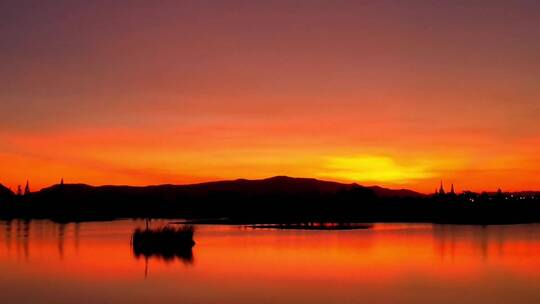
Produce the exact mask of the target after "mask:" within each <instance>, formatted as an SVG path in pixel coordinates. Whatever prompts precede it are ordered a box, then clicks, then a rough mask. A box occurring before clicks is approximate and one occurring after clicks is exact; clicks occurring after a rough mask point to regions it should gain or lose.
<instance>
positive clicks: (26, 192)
mask: <svg viewBox="0 0 540 304" xmlns="http://www.w3.org/2000/svg"><path fill="white" fill-rule="evenodd" d="M28 194H30V185H29V183H28V180H26V186H25V187H24V195H28Z"/></svg>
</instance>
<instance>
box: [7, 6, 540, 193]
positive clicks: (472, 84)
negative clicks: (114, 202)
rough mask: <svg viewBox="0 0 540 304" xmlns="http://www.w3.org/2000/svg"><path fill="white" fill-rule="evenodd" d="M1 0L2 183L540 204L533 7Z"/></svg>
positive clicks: (539, 97) (539, 29) (538, 29)
mask: <svg viewBox="0 0 540 304" xmlns="http://www.w3.org/2000/svg"><path fill="white" fill-rule="evenodd" d="M445 2H448V3H443V2H442V1H381V0H377V1H340V0H328V1H320V0H309V1H307V0H306V1H256V0H251V1H203V0H200V1H187V0H186V1H136V0H133V1H99V0H96V1H67V0H66V1H42V0H36V1H24V0H22V1H20V0H13V1H11V0H7V1H1V2H0V183H2V184H5V185H7V186H10V187H12V188H15V187H16V186H17V184H23V183H25V182H26V180H27V179H29V180H30V186H31V187H32V189H34V190H36V189H39V188H41V187H45V186H48V185H50V184H53V183H58V182H59V181H60V178H62V177H63V178H64V179H65V181H66V183H76V182H82V183H89V184H93V185H103V184H131V185H146V184H163V183H175V184H184V183H192V182H200V181H209V180H219V179H235V178H265V177H270V176H275V175H289V176H297V177H314V178H319V179H326V180H335V181H344V182H358V183H360V184H365V185H374V184H377V185H381V186H387V187H393V188H410V189H413V190H418V191H422V192H432V191H434V190H435V187H437V185H438V184H439V181H440V180H443V181H444V182H445V183H446V184H447V186H448V187H449V186H450V183H454V184H455V185H456V189H457V190H458V191H461V190H475V191H480V190H490V191H493V190H496V189H497V188H498V187H501V188H502V189H503V190H540V1H534V0H531V1H510V0H508V1H496V0H492V1H445Z"/></svg>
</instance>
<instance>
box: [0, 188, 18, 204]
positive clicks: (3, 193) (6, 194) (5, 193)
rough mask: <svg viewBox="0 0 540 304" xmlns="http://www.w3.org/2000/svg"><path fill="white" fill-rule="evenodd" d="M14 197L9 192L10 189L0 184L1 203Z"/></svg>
mask: <svg viewBox="0 0 540 304" xmlns="http://www.w3.org/2000/svg"><path fill="white" fill-rule="evenodd" d="M14 195H15V194H14V193H13V192H12V191H11V189H9V188H8V187H6V186H4V185H2V184H0V201H2V200H4V199H10V198H12V197H13V196H14Z"/></svg>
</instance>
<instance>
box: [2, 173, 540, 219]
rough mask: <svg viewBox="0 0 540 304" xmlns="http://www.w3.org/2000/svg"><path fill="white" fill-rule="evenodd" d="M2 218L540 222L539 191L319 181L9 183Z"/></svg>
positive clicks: (276, 179)
mask: <svg viewBox="0 0 540 304" xmlns="http://www.w3.org/2000/svg"><path fill="white" fill-rule="evenodd" d="M3 189H4V190H3V191H1V193H4V194H3V195H4V196H5V197H8V199H7V202H10V201H11V202H10V203H4V202H5V201H6V200H2V199H1V198H0V218H4V219H12V218H47V219H53V220H55V221H59V222H61V221H64V222H69V221H86V220H112V219H117V218H183V219H189V220H193V221H210V222H215V221H222V220H225V221H227V222H228V223H244V224H249V223H252V224H264V223H293V224H294V223H310V222H311V223H313V222H317V223H325V222H326V223H347V222H349V223H353V222H356V223H360V222H364V223H365V222H432V223H468V224H489V223H499V224H508V223H525V222H540V204H538V201H539V199H540V196H537V195H529V196H525V195H523V196H516V195H512V194H505V193H502V192H501V193H496V194H489V193H480V194H478V193H472V192H464V193H462V194H459V195H456V194H452V195H450V194H437V195H430V196H426V195H423V194H420V193H417V192H414V191H411V190H407V189H398V190H393V189H386V188H382V187H378V186H370V187H365V186H361V185H358V184H355V183H351V184H345V183H338V182H330V181H322V180H317V179H313V178H292V177H287V176H276V177H272V178H267V179H259V180H246V179H237V180H230V181H216V182H207V183H199V184H190V185H156V186H143V187H134V186H98V187H95V186H89V185H85V184H62V183H61V184H58V185H54V186H51V187H48V188H44V189H42V190H40V191H37V192H32V193H29V194H27V195H22V196H15V195H13V193H12V192H11V191H9V189H7V190H6V188H5V187H3Z"/></svg>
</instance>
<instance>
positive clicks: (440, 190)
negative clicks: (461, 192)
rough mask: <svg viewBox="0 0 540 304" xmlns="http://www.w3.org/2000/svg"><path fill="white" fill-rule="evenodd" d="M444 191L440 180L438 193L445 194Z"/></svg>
mask: <svg viewBox="0 0 540 304" xmlns="http://www.w3.org/2000/svg"><path fill="white" fill-rule="evenodd" d="M445 194H446V192H445V191H444V187H443V184H442V181H441V186H440V187H439V195H445Z"/></svg>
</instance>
